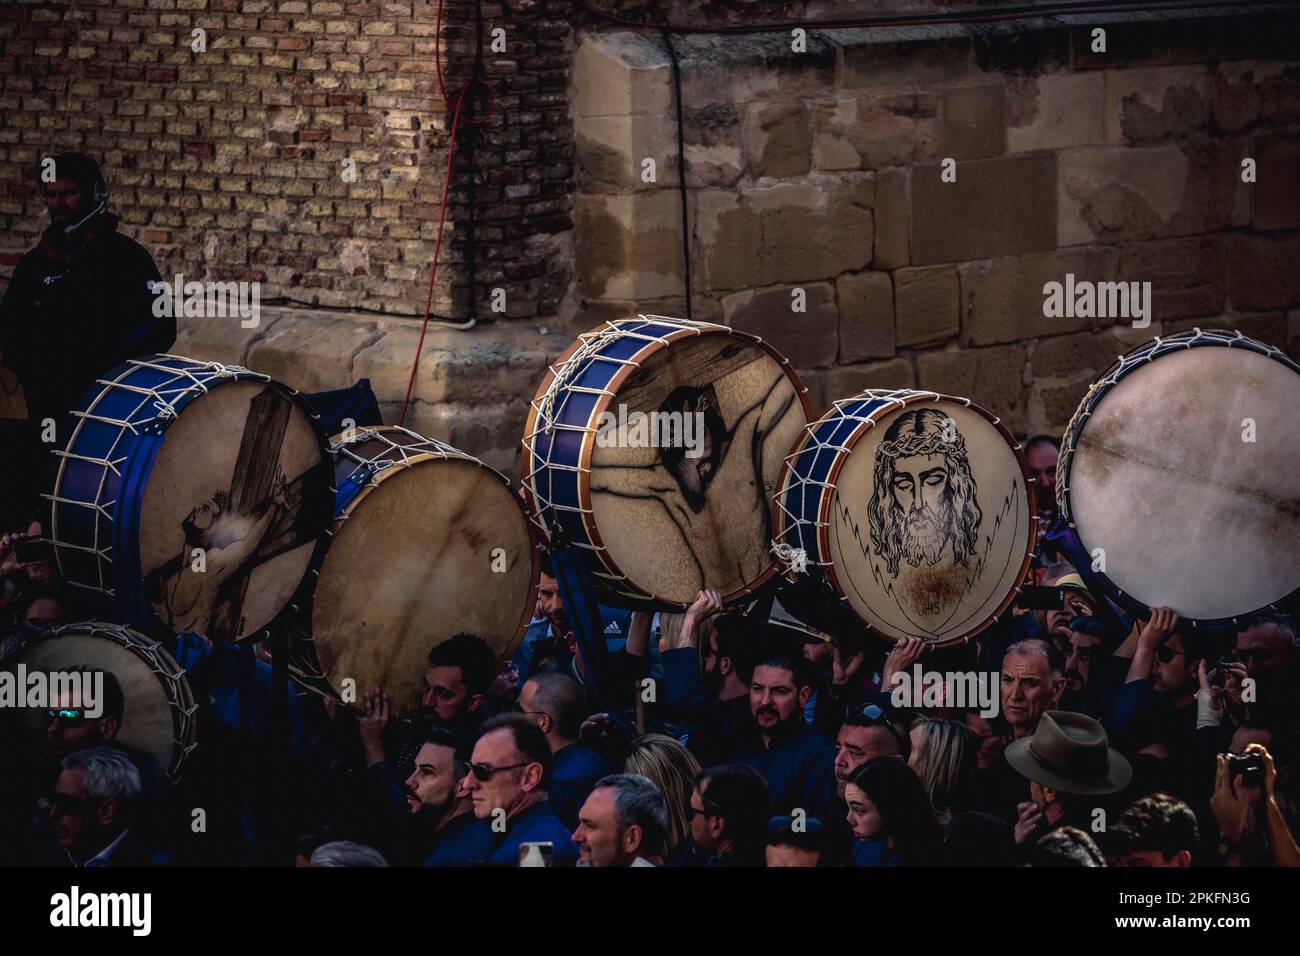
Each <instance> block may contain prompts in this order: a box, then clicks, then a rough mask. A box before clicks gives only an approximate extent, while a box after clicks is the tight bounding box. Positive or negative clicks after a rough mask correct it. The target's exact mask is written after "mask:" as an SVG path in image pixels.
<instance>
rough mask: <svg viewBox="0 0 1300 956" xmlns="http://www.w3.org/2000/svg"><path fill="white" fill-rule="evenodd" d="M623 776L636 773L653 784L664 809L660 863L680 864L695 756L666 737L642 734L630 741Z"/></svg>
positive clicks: (687, 833) (687, 837) (687, 835)
mask: <svg viewBox="0 0 1300 956" xmlns="http://www.w3.org/2000/svg"><path fill="white" fill-rule="evenodd" d="M623 769H624V770H625V771H626V772H627V773H639V774H641V775H642V776H643V777H649V778H650V779H651V780H653V781H654V784H655V786H656V787H658V788H659V792H660V793H661V794H663V798H664V803H665V804H667V806H668V838H667V840H666V841H665V845H664V860H665V862H667V863H677V862H680V861H681V859H682V857H683V855H684V854H685V853H687V852H688V851H689V849H690V845H691V819H690V816H689V813H688V809H689V807H690V805H691V790H692V789H693V788H694V787H695V778H696V777H697V776H698V775H699V773H700V762H699V761H698V760H696V759H695V755H694V754H692V753H691V752H690V751H689V750H687V749H686V748H685V747H683V746H682V745H681V744H680V743H678V742H677V741H676V740H674V739H673V738H672V737H669V736H668V735H667V734H643V735H642V736H640V737H638V738H636V740H634V741H632V749H631V750H630V751H629V752H628V755H627V759H626V760H625V761H624V762H623Z"/></svg>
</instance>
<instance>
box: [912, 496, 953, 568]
mask: <svg viewBox="0 0 1300 956" xmlns="http://www.w3.org/2000/svg"><path fill="white" fill-rule="evenodd" d="M952 518H953V513H952V505H951V504H948V505H945V506H944V517H943V519H942V520H940V519H939V517H938V516H937V515H936V514H935V513H934V511H932V510H931V509H930V507H929V505H926V506H924V507H922V508H920V509H918V510H915V511H911V512H908V513H907V514H905V515H903V517H902V518H901V519H900V520H901V522H902V529H901V531H902V534H901V540H900V542H899V546H900V549H901V552H902V556H903V557H904V558H905V559H906V561H907V563H908V564H909V565H911V566H912V567H914V568H915V567H919V566H920V564H921V562H923V561H924V562H925V563H926V564H938V563H939V559H940V558H941V557H942V556H943V551H944V548H945V547H947V545H948V542H949V541H950V540H951V538H952Z"/></svg>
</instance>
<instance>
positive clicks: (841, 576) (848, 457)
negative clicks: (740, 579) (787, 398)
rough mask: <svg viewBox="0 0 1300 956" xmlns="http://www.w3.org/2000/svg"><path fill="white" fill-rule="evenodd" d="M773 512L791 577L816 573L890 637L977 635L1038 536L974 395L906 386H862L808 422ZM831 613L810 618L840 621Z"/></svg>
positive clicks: (1008, 453)
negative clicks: (957, 395)
mask: <svg viewBox="0 0 1300 956" xmlns="http://www.w3.org/2000/svg"><path fill="white" fill-rule="evenodd" d="M774 512H775V516H774V524H775V527H776V538H777V541H778V542H779V544H780V548H781V554H782V557H783V559H784V560H785V561H786V562H787V564H788V565H789V566H790V567H791V569H792V570H793V571H794V572H795V575H796V578H797V579H798V578H800V577H802V576H804V575H806V576H807V577H808V578H809V579H812V580H814V581H816V580H817V579H820V582H821V584H822V585H823V589H824V592H825V593H826V595H827V596H828V598H829V599H830V600H832V601H834V602H835V603H837V604H839V605H841V606H842V607H843V608H846V609H847V610H848V611H849V612H851V613H852V615H853V616H854V617H856V618H857V620H859V621H861V622H862V623H863V624H865V625H866V626H867V627H869V628H871V630H873V631H874V632H876V633H877V634H879V635H881V636H883V637H885V638H888V639H890V640H894V641H896V640H898V639H900V638H902V637H905V636H915V637H920V638H923V639H924V640H926V641H928V642H930V643H932V644H936V645H941V644H952V643H957V642H960V641H963V640H966V639H968V638H970V637H972V636H974V635H975V634H978V633H979V632H980V631H982V630H983V629H984V628H986V627H987V626H988V625H989V624H991V623H992V622H993V619H994V618H996V617H997V616H998V615H999V614H1001V613H1002V611H1003V610H1005V608H1006V607H1007V605H1009V604H1010V603H1011V601H1012V599H1013V598H1014V597H1015V594H1016V592H1017V591H1018V590H1019V587H1020V584H1021V582H1022V581H1023V580H1024V577H1025V572H1026V571H1027V570H1028V568H1029V563H1030V559H1031V558H1032V556H1033V550H1034V544H1035V541H1036V539H1037V524H1036V522H1035V521H1034V496H1033V483H1032V479H1030V477H1029V474H1028V470H1027V468H1026V466H1025V459H1024V455H1023V454H1022V453H1021V449H1020V444H1019V443H1018V442H1017V441H1016V440H1015V438H1013V437H1012V435H1011V433H1010V432H1008V431H1007V430H1006V429H1005V428H1004V427H1003V426H1002V424H1001V423H1000V422H999V421H998V419H996V418H994V417H993V416H992V415H990V414H989V413H988V412H986V411H985V410H984V409H982V408H980V407H979V406H978V405H976V404H974V403H973V402H971V401H970V400H969V399H964V398H955V397H953V396H950V395H939V394H936V393H934V392H919V391H913V390H911V389H899V390H897V391H884V390H874V389H868V390H867V391H864V392H862V393H860V394H858V395H856V396H854V397H853V398H850V399H845V400H843V401H839V402H836V403H835V404H834V405H833V406H832V408H831V410H830V411H828V412H827V413H826V414H825V415H823V416H822V418H821V419H819V420H818V421H816V422H813V423H812V424H811V425H809V426H808V428H807V432H806V434H805V435H804V437H803V440H802V441H801V442H800V443H799V444H798V445H796V446H795V449H794V451H793V452H792V453H791V455H790V457H789V458H788V459H787V462H786V469H785V471H784V472H783V473H782V476H781V482H780V484H779V486H778V490H777V494H776V498H775V502H774ZM800 568H802V569H804V570H803V571H800V570H799V569H800ZM796 583H797V584H798V583H803V582H800V581H796ZM799 590H800V589H798V588H796V592H795V593H798V591H799ZM803 590H807V589H803ZM794 596H795V594H791V598H793V597H794ZM782 600H783V601H786V600H787V598H786V597H785V596H783V597H782ZM787 606H788V607H791V610H794V611H796V612H797V613H802V607H800V606H799V605H798V604H795V602H794V601H793V600H791V601H789V603H787ZM836 610H837V609H828V613H827V614H826V615H825V616H824V617H821V618H819V620H810V621H809V623H811V624H814V625H820V626H822V627H823V629H826V630H831V631H842V630H843V628H842V626H841V625H839V624H838V623H837V622H835V621H834V618H835V617H836V616H838V617H840V618H843V615H836V614H833V613H831V612H832V611H836ZM828 620H829V621H831V623H829V624H828V623H826V622H827V621H828Z"/></svg>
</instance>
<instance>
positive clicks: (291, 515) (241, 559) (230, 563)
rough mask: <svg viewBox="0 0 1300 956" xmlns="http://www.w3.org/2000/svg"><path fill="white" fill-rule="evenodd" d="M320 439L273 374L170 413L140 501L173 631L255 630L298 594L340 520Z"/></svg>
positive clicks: (154, 580) (232, 636)
mask: <svg viewBox="0 0 1300 956" xmlns="http://www.w3.org/2000/svg"><path fill="white" fill-rule="evenodd" d="M321 445H322V443H321V439H320V437H319V435H318V433H317V430H316V425H315V423H314V422H313V421H312V419H311V418H310V416H309V415H308V413H307V412H306V411H305V410H304V408H303V407H302V406H301V405H300V404H299V403H298V402H297V401H296V400H295V399H294V398H293V397H292V396H291V395H290V394H289V392H288V390H287V389H285V388H284V387H283V386H281V385H278V384H276V383H273V382H272V383H266V382H260V381H251V380H241V381H234V382H229V383H227V384H223V385H221V386H220V387H217V388H213V389H211V390H210V391H208V392H207V393H206V394H204V395H202V396H200V397H199V398H197V399H195V400H194V401H193V402H191V403H190V404H189V405H188V406H187V407H186V408H185V409H184V411H183V412H182V413H181V414H180V415H179V416H177V418H176V419H175V421H173V422H171V424H170V425H169V427H168V429H167V432H166V439H165V441H164V442H163V444H162V447H161V449H160V450H159V452H158V456H157V459H156V461H155V462H154V465H153V469H152V471H151V472H150V474H149V479H148V484H147V485H146V486H145V490H144V495H143V500H142V503H141V516H140V559H141V570H142V572H143V577H144V580H145V587H146V594H147V595H148V598H149V601H150V603H151V604H152V606H153V609H154V611H155V612H156V613H157V615H158V617H159V618H160V619H161V620H162V622H163V623H164V624H165V625H166V626H168V627H169V628H170V629H171V630H172V631H173V632H174V633H178V634H179V633H183V632H193V633H196V634H202V635H204V636H205V637H207V638H208V639H209V640H212V641H233V640H237V639H239V638H243V637H247V636H251V635H254V634H256V633H257V632H258V631H259V630H261V629H262V628H264V627H265V626H266V625H267V624H268V623H269V622H270V621H271V620H272V619H273V618H274V617H275V616H276V615H277V614H278V613H279V612H280V611H281V610H282V609H283V608H284V606H285V605H286V604H287V603H288V602H289V600H290V599H291V598H292V597H293V595H294V593H295V592H296V591H297V589H298V587H299V585H300V584H301V583H302V580H303V578H304V576H305V575H306V573H307V570H308V568H309V566H310V565H311V562H312V557H313V552H314V549H315V546H316V540H317V538H318V537H319V536H320V534H321V533H322V532H323V531H324V530H325V526H326V523H327V521H328V518H329V499H330V489H329V480H330V476H329V470H328V465H327V464H326V462H325V459H324V456H323V451H322V447H321ZM195 549H201V550H202V561H201V562H198V563H196V561H195V557H196V555H195Z"/></svg>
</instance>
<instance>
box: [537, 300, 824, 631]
mask: <svg viewBox="0 0 1300 956" xmlns="http://www.w3.org/2000/svg"><path fill="white" fill-rule="evenodd" d="M806 396H807V390H806V389H805V388H804V387H803V386H802V385H801V384H800V383H799V380H798V378H797V377H796V376H795V374H794V372H793V371H792V370H791V369H790V367H789V362H788V361H787V360H786V359H785V358H783V357H782V356H781V354H780V353H778V352H777V351H776V350H775V349H773V348H772V347H771V346H770V345H768V344H766V343H765V342H763V341H762V340H761V339H759V338H758V337H757V336H754V335H749V334H747V333H744V332H736V331H733V330H732V329H729V328H727V327H726V326H722V325H713V324H710V323H707V322H688V321H684V320H681V319H671V318H666V317H664V316H658V315H642V316H639V317H638V318H635V319H625V320H621V321H618V322H610V323H607V324H606V325H604V326H601V327H598V328H596V329H594V330H593V331H591V332H587V333H585V334H583V335H581V336H579V338H578V341H577V342H575V343H574V344H573V346H571V347H570V348H569V350H568V351H567V352H565V353H564V354H563V355H562V356H560V358H559V359H558V360H557V362H556V364H555V365H554V366H553V367H552V368H551V370H550V371H549V373H548V374H547V376H546V378H545V379H544V380H543V381H542V384H541V387H540V388H539V389H538V392H537V396H536V397H535V398H534V399H533V402H532V411H531V412H530V413H529V416H528V423H527V427H526V430H525V435H524V447H525V449H526V451H527V460H526V463H525V466H524V488H525V491H526V493H527V495H528V498H529V503H530V507H531V509H532V513H533V514H534V515H535V516H536V520H537V522H538V526H539V528H540V529H541V532H542V535H543V536H546V537H547V538H548V540H549V535H550V533H551V529H552V524H553V523H558V525H559V527H560V528H561V529H562V530H563V533H564V534H565V535H566V537H567V538H568V540H569V541H570V542H572V543H573V544H574V545H575V546H576V547H578V548H580V549H581V553H582V554H583V557H584V560H585V562H586V566H587V568H588V570H589V571H590V572H591V575H592V585H593V587H594V588H595V589H596V590H597V591H598V593H599V594H600V596H601V597H602V599H603V600H604V601H606V603H609V604H611V605H616V606H620V605H621V606H624V607H657V608H661V609H672V608H678V609H680V608H682V607H685V606H687V605H689V604H690V602H691V601H693V600H694V599H695V595H696V593H697V592H698V591H699V590H700V589H701V588H705V587H708V588H712V589H714V590H717V591H719V592H720V593H721V594H722V595H723V596H724V599H725V600H728V601H731V600H734V599H736V598H738V597H740V596H743V595H745V594H748V593H750V592H751V591H753V590H754V589H755V588H757V587H758V586H760V585H761V584H762V583H763V582H765V581H766V580H767V579H769V578H770V577H771V576H772V575H773V574H774V573H775V572H776V565H775V562H774V560H773V558H772V556H771V551H770V547H771V537H772V528H771V515H770V511H769V506H768V502H769V497H770V495H771V491H772V489H773V488H774V487H775V482H776V478H777V475H778V474H779V473H780V470H781V462H782V459H783V458H784V456H785V454H786V453H787V452H788V451H789V449H790V445H791V444H792V443H793V442H794V440H795V439H796V438H797V437H798V435H799V433H800V431H801V430H802V429H803V428H804V427H805V425H806V424H807V422H808V416H809V412H810V409H809V407H808V400H807V397H806Z"/></svg>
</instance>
